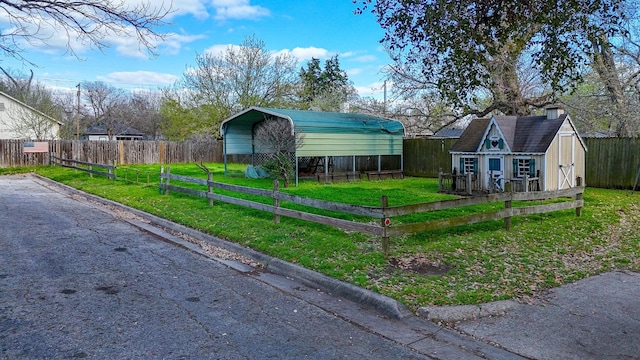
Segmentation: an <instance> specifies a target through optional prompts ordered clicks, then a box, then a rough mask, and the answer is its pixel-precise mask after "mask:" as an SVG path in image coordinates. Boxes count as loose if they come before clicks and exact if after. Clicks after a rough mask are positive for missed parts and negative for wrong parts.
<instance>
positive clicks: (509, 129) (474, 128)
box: [451, 114, 568, 153]
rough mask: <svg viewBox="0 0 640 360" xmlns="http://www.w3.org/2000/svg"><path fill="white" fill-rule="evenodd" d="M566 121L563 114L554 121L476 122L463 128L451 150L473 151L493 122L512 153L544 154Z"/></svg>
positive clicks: (504, 118)
mask: <svg viewBox="0 0 640 360" xmlns="http://www.w3.org/2000/svg"><path fill="white" fill-rule="evenodd" d="M567 118H568V116H567V114H562V115H560V116H559V117H558V118H556V119H548V118H547V117H546V116H494V117H492V118H490V119H476V120H473V121H472V122H471V123H470V124H469V126H468V127H467V128H466V129H465V131H464V132H463V133H462V135H461V136H460V139H458V141H457V142H456V143H455V144H454V145H453V147H452V148H451V151H453V152H476V151H477V150H478V148H479V147H480V145H481V144H482V142H483V141H484V139H483V137H484V135H485V133H486V130H487V127H488V126H489V124H490V123H491V121H492V120H493V121H495V123H496V124H497V126H498V127H499V128H500V131H501V132H502V134H503V135H504V141H505V142H506V143H507V144H508V145H509V147H510V149H511V151H512V152H518V153H524V152H527V153H544V152H546V151H547V149H548V148H549V146H550V145H551V142H552V141H553V139H554V137H555V136H556V133H557V132H558V131H559V130H560V127H561V126H562V124H563V123H564V121H565V120H567Z"/></svg>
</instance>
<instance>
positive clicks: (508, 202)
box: [504, 198, 511, 231]
mask: <svg viewBox="0 0 640 360" xmlns="http://www.w3.org/2000/svg"><path fill="white" fill-rule="evenodd" d="M504 208H505V209H511V198H509V200H505V201H504ZM504 228H505V230H507V231H511V214H509V216H507V217H506V218H504Z"/></svg>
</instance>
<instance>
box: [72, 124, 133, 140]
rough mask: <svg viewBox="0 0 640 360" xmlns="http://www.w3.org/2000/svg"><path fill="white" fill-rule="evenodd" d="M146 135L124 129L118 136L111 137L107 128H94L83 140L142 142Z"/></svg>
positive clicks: (90, 129) (89, 130) (85, 134)
mask: <svg viewBox="0 0 640 360" xmlns="http://www.w3.org/2000/svg"><path fill="white" fill-rule="evenodd" d="M143 138H144V133H142V132H140V131H138V130H135V129H130V128H123V129H120V130H118V131H117V134H115V135H111V136H109V132H108V131H107V127H106V126H93V127H90V128H89V129H87V131H85V132H84V134H83V135H82V140H105V141H106V140H142V139H143Z"/></svg>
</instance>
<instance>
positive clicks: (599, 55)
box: [591, 34, 633, 137]
mask: <svg viewBox="0 0 640 360" xmlns="http://www.w3.org/2000/svg"><path fill="white" fill-rule="evenodd" d="M591 44H592V47H593V59H592V61H593V64H592V67H593V69H594V70H595V71H596V72H597V73H598V76H599V77H600V80H601V81H602V83H603V84H604V86H605V89H606V91H607V96H608V97H609V101H610V103H611V108H612V111H611V115H610V116H611V118H610V119H609V131H614V128H615V134H616V136H618V137H628V136H631V134H632V132H633V130H632V129H631V122H630V117H629V106H628V102H627V99H626V97H625V96H624V89H623V86H622V82H621V81H620V78H619V77H618V71H617V69H616V63H615V59H614V57H613V51H612V49H611V43H610V42H609V39H608V38H607V36H606V35H605V34H601V35H599V36H597V37H594V38H592V39H591Z"/></svg>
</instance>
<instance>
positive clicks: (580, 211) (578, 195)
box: [576, 193, 582, 217]
mask: <svg viewBox="0 0 640 360" xmlns="http://www.w3.org/2000/svg"><path fill="white" fill-rule="evenodd" d="M576 200H578V201H579V200H582V193H578V194H576ZM576 216H577V217H580V216H582V206H578V207H576Z"/></svg>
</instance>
